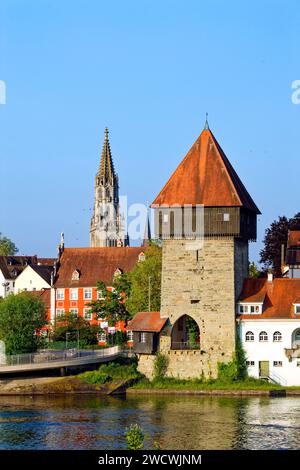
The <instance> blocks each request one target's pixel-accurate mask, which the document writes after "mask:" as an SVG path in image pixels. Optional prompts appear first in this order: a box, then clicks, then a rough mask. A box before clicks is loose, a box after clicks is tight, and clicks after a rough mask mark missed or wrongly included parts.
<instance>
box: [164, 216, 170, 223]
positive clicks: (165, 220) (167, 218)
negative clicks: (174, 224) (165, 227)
mask: <svg viewBox="0 0 300 470" xmlns="http://www.w3.org/2000/svg"><path fill="white" fill-rule="evenodd" d="M163 221H164V224H167V223H168V222H169V215H168V214H164V215H163Z"/></svg>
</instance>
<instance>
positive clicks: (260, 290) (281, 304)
mask: <svg viewBox="0 0 300 470" xmlns="http://www.w3.org/2000/svg"><path fill="white" fill-rule="evenodd" d="M299 297H300V279H295V278H294V279H290V278H275V279H273V281H272V282H269V281H268V280H267V279H266V278H264V279H246V280H245V282H244V286H243V290H242V293H241V295H240V298H239V301H240V302H250V303H252V302H253V303H255V302H259V301H260V300H258V299H262V298H264V303H263V313H262V314H261V315H239V318H241V319H243V318H251V319H258V320H259V319H260V318H299V315H295V313H294V307H293V304H294V303H296V302H297V299H299Z"/></svg>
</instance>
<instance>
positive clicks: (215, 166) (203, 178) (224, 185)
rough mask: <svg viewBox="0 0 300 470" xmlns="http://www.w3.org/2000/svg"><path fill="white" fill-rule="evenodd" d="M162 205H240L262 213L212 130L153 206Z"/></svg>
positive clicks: (199, 141)
mask: <svg viewBox="0 0 300 470" xmlns="http://www.w3.org/2000/svg"><path fill="white" fill-rule="evenodd" d="M163 204H166V205H173V204H180V205H184V204H191V205H196V204H203V205H204V206H207V207H237V206H238V207H245V208H246V209H249V210H250V211H253V212H255V213H256V214H260V211H259V209H258V208H257V206H256V204H255V203H254V201H253V199H252V198H251V196H250V194H249V193H248V191H247V190H246V188H245V186H244V185H243V183H242V182H241V180H240V178H239V176H238V175H237V173H236V172H235V170H234V168H233V167H232V165H231V163H230V162H229V160H228V159H227V157H226V155H225V153H224V152H223V150H222V149H221V147H220V145H219V144H218V142H217V140H216V139H215V137H214V135H213V133H212V132H211V131H210V130H209V129H204V130H203V131H202V132H201V134H200V136H199V137H198V139H197V140H196V141H195V143H194V144H193V146H192V147H191V148H190V150H189V151H188V153H187V155H186V156H185V158H184V159H183V160H182V162H181V163H180V164H179V166H178V167H177V169H176V170H175V172H174V173H173V174H172V176H171V177H170V179H169V181H168V182H167V183H166V185H165V186H164V188H163V189H162V190H161V191H160V193H159V194H158V196H157V197H156V198H155V200H154V202H153V203H152V205H151V206H152V207H154V206H155V205H163Z"/></svg>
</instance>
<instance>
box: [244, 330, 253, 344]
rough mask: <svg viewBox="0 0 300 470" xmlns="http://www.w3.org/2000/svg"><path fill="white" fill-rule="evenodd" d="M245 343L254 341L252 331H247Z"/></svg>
mask: <svg viewBox="0 0 300 470" xmlns="http://www.w3.org/2000/svg"><path fill="white" fill-rule="evenodd" d="M245 339H246V341H249V342H250V341H254V333H253V332H252V331H247V333H246V335H245Z"/></svg>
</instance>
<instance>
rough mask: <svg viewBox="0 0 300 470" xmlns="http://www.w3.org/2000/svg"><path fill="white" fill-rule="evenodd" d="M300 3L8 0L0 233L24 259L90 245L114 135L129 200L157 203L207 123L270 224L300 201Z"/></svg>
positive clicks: (1, 37)
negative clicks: (298, 91)
mask: <svg viewBox="0 0 300 470" xmlns="http://www.w3.org/2000/svg"><path fill="white" fill-rule="evenodd" d="M297 3H298V2H297V1H296V0H294V1H293V0H292V1H283V0H282V1H276V0H272V1H261V0H260V1H253V0H252V1H251V2H250V1H249V2H240V1H233V0H228V1H225V0H224V1H221V0H218V1H217V0H212V1H200V0H198V1H192V0H191V1H189V0H186V1H176V0H173V1H171V0H163V1H156V0H151V1H148V0H138V1H131V0H128V1H126V2H125V1H116V0H111V1H109V2H108V1H102V0H98V1H96V0H89V1H83V0H73V1H69V0H64V1H58V0H51V1H50V0H1V4H0V80H4V81H5V83H6V87H7V102H6V105H0V162H1V163H0V165H1V166H0V172H1V183H0V201H1V208H0V231H1V232H2V233H4V234H5V235H7V236H9V237H11V238H12V239H13V240H14V241H15V243H16V244H17V246H18V247H19V249H20V253H21V254H36V253H37V254H38V255H40V256H50V255H55V253H56V245H57V244H58V242H59V234H60V232H61V231H64V232H65V239H66V244H67V246H88V234H89V221H90V216H91V211H90V208H91V207H92V204H93V185H94V175H95V172H96V170H97V166H98V162H99V156H100V151H101V146H102V140H103V129H104V127H105V126H108V127H109V130H110V142H111V148H112V153H113V157H114V161H115V166H116V169H117V171H118V174H119V179H120V192H121V194H127V195H128V198H129V202H130V203H131V202H146V201H149V202H151V201H152V200H153V198H154V197H155V196H156V194H157V193H158V191H159V190H160V189H161V187H162V186H163V185H164V183H165V182H166V180H167V178H168V177H169V176H170V173H171V172H172V171H173V170H174V169H175V168H176V166H177V165H178V163H179V162H180V161H181V159H182V158H183V157H184V155H185V154H186V152H187V150H188V149H189V147H190V146H191V145H192V143H193V142H194V140H195V139H196V137H197V136H198V135H199V133H200V132H201V130H202V128H203V124H204V121H205V113H206V111H207V112H208V113H209V123H210V127H211V129H212V131H213V132H214V134H215V136H216V138H217V139H218V141H219V143H220V144H221V146H222V147H223V149H224V151H225V153H226V154H227V156H228V157H229V159H230V161H231V162H232V164H233V165H234V167H235V169H236V170H237V172H238V173H239V175H240V177H241V179H242V180H243V182H244V183H245V185H246V187H247V188H248V190H249V192H250V193H251V195H252V196H253V198H254V200H255V202H256V203H257V205H258V206H259V208H260V209H261V211H262V213H263V214H262V216H260V218H259V224H258V226H259V232H258V243H257V244H255V245H253V244H252V246H251V257H252V258H253V259H257V257H258V251H259V249H260V247H261V245H260V242H261V239H262V237H263V234H264V230H265V228H266V227H267V226H268V225H269V224H270V222H272V220H273V219H274V218H277V216H278V215H281V214H286V215H287V216H292V215H294V213H295V212H297V211H299V210H300V207H299V206H300V201H299V199H300V198H299V192H300V189H299V176H298V175H299V170H298V169H299V145H298V135H299V118H300V105H298V106H297V105H295V104H292V101H291V94H292V89H291V84H292V82H293V81H294V80H297V79H300V70H299V52H298V45H299V30H300V29H299V16H300V15H299V7H298V4H297Z"/></svg>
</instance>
